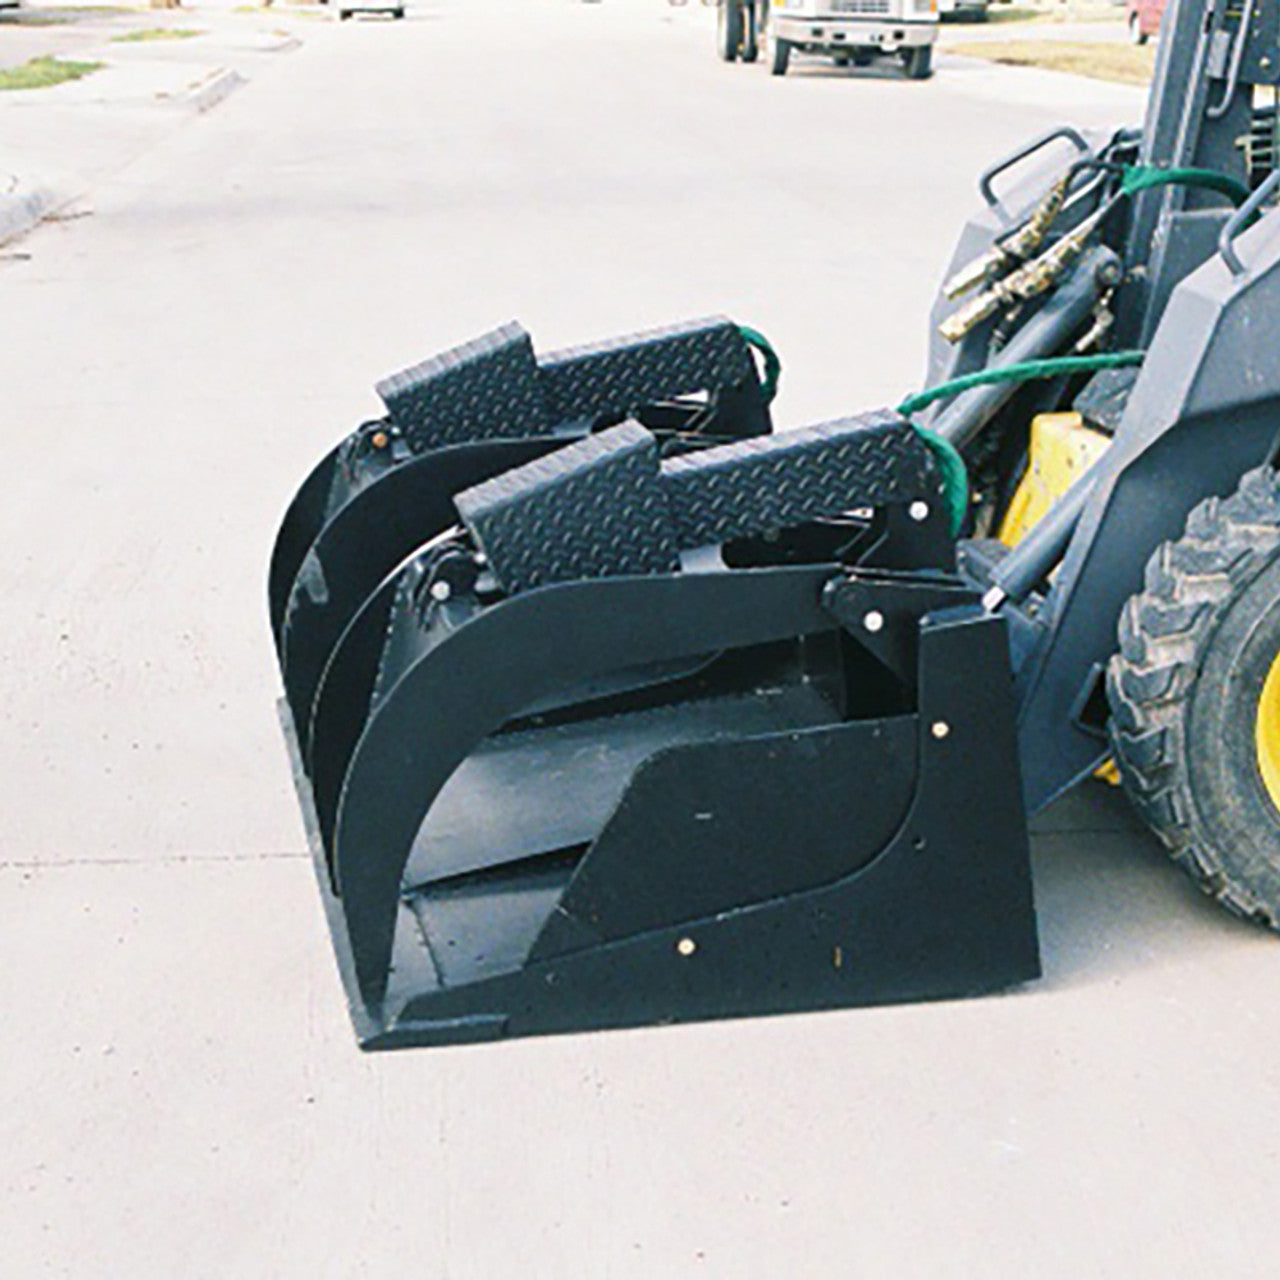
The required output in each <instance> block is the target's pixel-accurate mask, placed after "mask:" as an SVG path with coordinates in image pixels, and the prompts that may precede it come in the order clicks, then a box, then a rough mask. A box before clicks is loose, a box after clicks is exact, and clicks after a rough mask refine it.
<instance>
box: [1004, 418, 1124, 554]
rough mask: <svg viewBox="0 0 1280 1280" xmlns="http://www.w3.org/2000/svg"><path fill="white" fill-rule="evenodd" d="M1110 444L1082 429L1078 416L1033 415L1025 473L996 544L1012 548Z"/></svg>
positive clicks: (1081, 420) (1097, 434)
mask: <svg viewBox="0 0 1280 1280" xmlns="http://www.w3.org/2000/svg"><path fill="white" fill-rule="evenodd" d="M1110 444H1111V440H1110V438H1109V437H1107V436H1104V435H1103V434H1102V432H1101V431H1094V430H1093V429H1092V428H1091V427H1086V426H1085V425H1084V419H1083V418H1082V417H1081V416H1080V415H1079V414H1078V413H1038V414H1036V416H1035V417H1034V418H1032V420H1031V447H1030V454H1029V457H1028V460H1027V473H1026V475H1024V476H1023V477H1022V482H1021V483H1020V484H1019V485H1018V489H1017V492H1016V493H1014V495H1013V501H1012V502H1010V503H1009V510H1008V511H1007V512H1005V517H1004V520H1003V521H1001V524H1000V531H999V533H998V534H997V536H998V537H999V539H1000V541H1001V542H1003V543H1004V544H1005V546H1007V547H1016V546H1017V545H1018V543H1019V542H1021V541H1022V539H1023V538H1024V537H1026V535H1027V533H1028V532H1029V531H1030V529H1031V528H1032V527H1033V526H1034V525H1036V524H1038V523H1039V522H1040V520H1041V519H1043V517H1044V515H1045V513H1046V512H1047V511H1048V510H1049V508H1050V507H1051V506H1052V505H1053V504H1054V502H1056V501H1057V499H1059V498H1060V497H1062V495H1063V494H1064V493H1066V491H1067V490H1068V489H1069V488H1071V486H1072V484H1074V483H1075V481H1076V480H1077V479H1078V478H1079V477H1080V476H1081V475H1083V474H1084V473H1085V472H1086V471H1087V470H1088V469H1089V467H1090V466H1091V465H1092V464H1093V463H1094V462H1095V461H1096V460H1097V459H1098V457H1099V456H1100V455H1101V454H1103V453H1104V452H1105V451H1106V450H1107V448H1108V446H1109V445H1110Z"/></svg>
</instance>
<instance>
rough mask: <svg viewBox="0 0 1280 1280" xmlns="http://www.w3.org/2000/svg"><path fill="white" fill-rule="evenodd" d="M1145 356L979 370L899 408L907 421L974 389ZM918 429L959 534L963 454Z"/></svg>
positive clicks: (1117, 365) (1121, 364) (963, 510)
mask: <svg viewBox="0 0 1280 1280" xmlns="http://www.w3.org/2000/svg"><path fill="white" fill-rule="evenodd" d="M1145 354H1146V353H1145V352H1142V351H1113V352H1109V353H1106V354H1102V355H1094V356H1055V357H1053V358H1051V359H1048V360H1023V361H1021V362H1020V363H1018V364H1008V365H1004V366H1003V367H1001V368H998V369H979V370H978V371H977V372H976V373H966V374H962V375H961V376H960V377H958V378H952V379H951V380H950V381H948V382H942V383H939V384H938V385H937V386H936V387H929V388H928V389H927V390H925V391H920V392H917V394H915V395H913V396H908V397H907V398H906V399H905V400H904V401H903V402H902V403H901V404H900V405H899V406H898V412H899V413H900V414H902V416H903V417H904V418H909V417H911V415H912V414H914V413H919V412H920V410H921V409H924V408H927V407H928V406H929V405H931V404H934V403H936V402H937V401H939V400H946V399H949V398H950V397H951V396H958V395H959V394H960V393H961V392H963V391H969V390H970V389H972V388H973V387H985V386H989V385H991V384H992V383H996V382H1032V381H1034V380H1036V379H1039V378H1057V377H1061V376H1063V375H1064V374H1073V373H1094V372H1096V371H1097V370H1099V369H1124V368H1128V367H1130V366H1131V365H1136V364H1141V363H1142V359H1143V356H1144V355H1145ZM913 425H915V428H916V430H917V431H918V432H919V433H920V436H921V438H922V439H923V440H924V442H925V444H926V445H928V447H929V449H930V450H931V451H932V452H933V455H934V457H935V458H936V459H937V461H938V466H939V468H940V470H941V471H942V486H943V493H944V494H945V496H946V501H947V509H948V511H949V512H950V513H951V531H952V533H959V532H960V529H961V526H962V525H963V524H964V518H965V515H966V514H967V512H968V510H969V476H968V473H967V471H966V470H965V465H964V459H963V458H962V457H961V456H960V452H959V450H958V449H957V448H956V447H955V445H953V444H952V443H951V442H950V441H949V440H944V439H943V438H942V436H940V435H938V434H937V433H936V432H934V431H930V430H929V429H928V428H927V427H921V426H919V425H916V424H913Z"/></svg>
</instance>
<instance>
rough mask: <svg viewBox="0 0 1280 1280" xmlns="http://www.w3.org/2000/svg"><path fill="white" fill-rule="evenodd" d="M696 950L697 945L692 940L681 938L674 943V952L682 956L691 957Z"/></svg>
mask: <svg viewBox="0 0 1280 1280" xmlns="http://www.w3.org/2000/svg"><path fill="white" fill-rule="evenodd" d="M697 949H698V944H697V943H696V942H694V940H693V939H692V938H681V939H680V941H679V942H677V943H676V950H677V951H678V952H679V953H680V954H681V955H682V956H691V955H693V953H694V952H695V951H697Z"/></svg>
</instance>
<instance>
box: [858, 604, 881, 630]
mask: <svg viewBox="0 0 1280 1280" xmlns="http://www.w3.org/2000/svg"><path fill="white" fill-rule="evenodd" d="M862 625H863V626H864V627H866V629H867V630H868V631H871V632H875V631H883V630H884V614H883V613H881V612H880V610H879V609H871V610H869V611H868V612H867V613H866V614H865V615H864V616H863V619H862Z"/></svg>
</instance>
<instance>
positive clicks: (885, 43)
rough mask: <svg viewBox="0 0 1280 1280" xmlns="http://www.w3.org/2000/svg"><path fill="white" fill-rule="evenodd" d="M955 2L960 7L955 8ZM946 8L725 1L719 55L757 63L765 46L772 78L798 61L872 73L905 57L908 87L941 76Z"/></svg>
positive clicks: (844, 1)
mask: <svg viewBox="0 0 1280 1280" xmlns="http://www.w3.org/2000/svg"><path fill="white" fill-rule="evenodd" d="M953 2H954V0H953ZM938 3H939V0H774V3H773V5H772V7H771V6H770V5H769V4H768V2H767V0H720V3H719V12H718V15H717V19H718V20H717V27H716V30H717V48H718V50H719V53H720V56H721V58H723V59H724V60H725V61H726V62H735V61H737V60H739V59H741V60H742V61H743V62H754V61H755V60H756V58H757V57H758V56H759V50H760V48H761V46H762V44H764V43H766V42H767V43H768V45H769V47H770V49H771V56H770V70H771V71H772V72H773V74H774V75H775V76H784V75H786V74H787V67H788V66H789V65H790V62H791V55H792V53H804V54H817V55H819V56H824V55H825V56H826V57H830V58H834V59H835V62H836V65H837V66H848V65H850V64H852V65H853V66H855V67H865V66H870V64H871V62H872V60H873V59H875V58H877V57H895V56H896V57H897V58H899V59H900V60H901V62H902V65H903V68H904V70H905V72H906V76H907V79H908V80H926V79H928V78H929V76H930V75H931V74H932V72H933V45H934V41H936V40H937V38H938Z"/></svg>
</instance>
